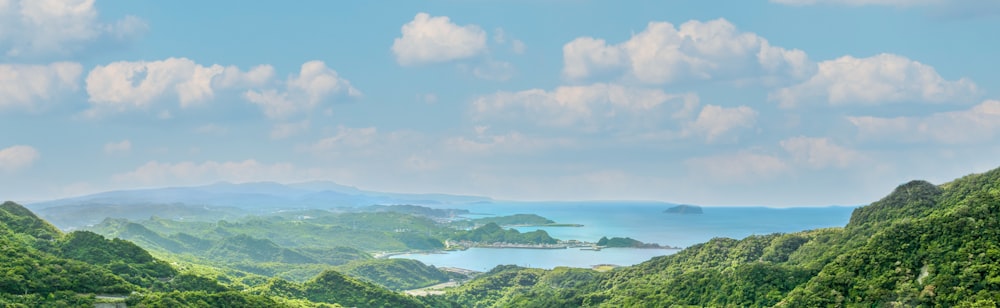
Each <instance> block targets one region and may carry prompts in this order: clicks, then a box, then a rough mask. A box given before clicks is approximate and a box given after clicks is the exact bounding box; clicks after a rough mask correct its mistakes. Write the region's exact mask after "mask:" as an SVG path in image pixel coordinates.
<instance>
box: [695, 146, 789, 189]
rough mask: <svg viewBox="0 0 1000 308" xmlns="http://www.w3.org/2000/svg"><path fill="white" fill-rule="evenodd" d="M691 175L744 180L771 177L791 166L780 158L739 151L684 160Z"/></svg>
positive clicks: (724, 180)
mask: <svg viewBox="0 0 1000 308" xmlns="http://www.w3.org/2000/svg"><path fill="white" fill-rule="evenodd" d="M684 164H685V165H686V166H687V167H688V170H689V172H690V174H691V175H692V176H695V177H703V178H707V179H709V180H712V181H719V182H745V181H758V180H764V179H771V178H774V177H775V176H778V175H780V174H782V173H786V172H789V171H790V170H791V168H790V167H789V166H788V164H786V163H785V162H784V161H782V160H781V159H780V158H778V157H776V156H773V155H767V154H758V153H753V152H749V151H741V152H737V153H735V154H720V155H713V156H707V157H697V158H692V159H688V160H686V161H685V162H684Z"/></svg>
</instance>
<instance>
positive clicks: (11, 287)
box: [0, 202, 423, 307]
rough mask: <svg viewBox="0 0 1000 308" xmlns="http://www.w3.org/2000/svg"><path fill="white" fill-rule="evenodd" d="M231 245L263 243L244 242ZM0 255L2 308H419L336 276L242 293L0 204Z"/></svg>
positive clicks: (129, 247)
mask: <svg viewBox="0 0 1000 308" xmlns="http://www.w3.org/2000/svg"><path fill="white" fill-rule="evenodd" d="M230 245H231V246H237V247H239V246H245V245H260V243H259V240H253V239H248V238H246V239H243V241H230ZM213 248H215V247H214V246H213ZM237 250H238V249H237ZM0 251H2V253H0V273H2V275H0V306H3V307H93V306H94V304H95V303H96V302H97V301H98V299H97V298H96V295H97V294H102V295H113V296H118V297H120V298H119V299H118V300H120V301H122V302H125V303H126V304H128V305H129V306H130V307H134V306H138V307H334V306H339V305H347V306H365V307H421V306H423V304H421V303H419V302H417V301H415V300H414V299H413V298H411V297H408V296H404V295H401V294H397V293H395V292H392V291H389V290H386V289H384V288H382V287H379V286H377V285H374V284H371V283H368V282H364V281H359V280H356V279H353V278H350V277H345V276H343V275H342V274H340V273H337V272H334V271H326V272H323V273H322V274H320V275H318V276H316V277H315V278H313V279H311V280H309V281H308V282H306V283H304V284H301V285H300V284H297V283H294V282H287V281H284V280H281V279H272V280H271V281H270V282H268V283H266V284H263V283H262V284H261V285H260V286H257V287H253V288H248V289H246V288H245V287H246V286H245V285H231V284H228V283H226V282H225V281H231V279H230V277H225V276H216V277H211V278H209V277H205V276H201V275H200V274H198V273H188V272H181V271H178V270H177V269H176V268H174V267H173V266H171V265H170V264H168V263H166V262H164V261H161V260H158V259H156V258H154V257H153V256H152V255H151V254H150V253H149V252H147V251H146V250H144V249H142V248H140V247H139V246H136V245H135V244H133V243H131V242H129V241H125V240H121V239H112V240H108V239H106V238H104V237H103V236H101V235H98V234H96V233H93V232H90V231H75V232H72V233H68V234H64V233H62V232H60V231H59V230H58V229H56V228H55V227H53V226H52V225H51V224H49V223H48V222H46V221H44V220H42V219H40V218H38V217H37V216H35V215H34V214H33V213H32V212H31V211H29V210H27V209H26V208H24V207H22V206H20V205H18V204H16V203H13V202H6V203H3V204H0ZM274 252H275V251H263V252H260V254H261V257H277V258H291V259H293V260H297V259H296V258H303V257H301V256H297V255H294V254H291V253H289V252H286V251H283V250H280V249H279V250H276V252H277V253H279V254H278V255H276V256H275V255H271V254H272V253H274ZM282 285H283V286H294V288H295V289H296V290H301V291H302V292H301V293H294V294H285V293H282V292H280V290H279V289H278V288H275V287H274V286H282ZM102 300H103V301H107V299H102Z"/></svg>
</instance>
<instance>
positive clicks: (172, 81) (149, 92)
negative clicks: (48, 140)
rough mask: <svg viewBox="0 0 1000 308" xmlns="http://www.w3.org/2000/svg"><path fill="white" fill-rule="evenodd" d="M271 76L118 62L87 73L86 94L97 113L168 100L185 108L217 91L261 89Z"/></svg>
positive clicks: (269, 72) (258, 70)
mask: <svg viewBox="0 0 1000 308" xmlns="http://www.w3.org/2000/svg"><path fill="white" fill-rule="evenodd" d="M273 74H274V69H273V68H272V67H270V66H266V65H263V66H258V67H255V68H253V69H251V70H250V71H247V72H244V71H241V70H240V69H239V68H237V67H234V66H230V67H223V66H221V65H218V64H213V65H210V66H204V65H200V64H197V63H195V62H194V61H192V60H190V59H187V58H168V59H165V60H160V61H136V62H130V61H119V62H113V63H110V64H108V65H104V66H97V67H95V68H94V69H92V70H91V71H90V73H89V74H88V75H87V94H89V95H90V99H89V101H90V103H91V104H92V105H93V106H94V108H95V109H100V110H114V111H124V110H128V109H136V108H140V109H141V108H147V107H149V106H150V105H151V104H152V103H154V102H156V101H159V100H163V99H165V98H168V97H170V98H176V99H177V100H178V101H179V102H180V106H181V107H189V106H192V105H194V104H197V103H201V102H205V101H207V100H209V99H212V98H213V97H214V96H215V91H217V90H219V89H225V88H231V87H247V86H259V85H262V84H264V83H266V82H268V81H269V80H270V79H271V78H272V76H273Z"/></svg>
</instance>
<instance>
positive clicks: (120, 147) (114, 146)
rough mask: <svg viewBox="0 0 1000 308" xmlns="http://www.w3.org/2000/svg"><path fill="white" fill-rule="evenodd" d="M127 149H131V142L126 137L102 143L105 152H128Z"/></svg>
mask: <svg viewBox="0 0 1000 308" xmlns="http://www.w3.org/2000/svg"><path fill="white" fill-rule="evenodd" d="M129 151H132V142H131V141H129V140H128V139H126V140H122V141H120V142H108V143H106V144H104V153H105V154H109V155H110V154H118V153H128V152H129Z"/></svg>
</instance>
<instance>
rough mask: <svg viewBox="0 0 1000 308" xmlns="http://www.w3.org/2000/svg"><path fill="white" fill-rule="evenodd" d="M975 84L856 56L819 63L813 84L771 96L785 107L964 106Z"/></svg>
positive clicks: (904, 61)
mask: <svg viewBox="0 0 1000 308" xmlns="http://www.w3.org/2000/svg"><path fill="white" fill-rule="evenodd" d="M978 92H979V91H978V89H977V87H976V84H974V83H973V82H972V81H970V80H968V79H965V78H962V79H959V80H955V81H948V80H945V79H944V78H943V77H941V75H938V73H937V71H936V70H934V68H933V67H930V66H928V65H926V64H923V63H920V62H917V61H913V60H910V59H908V58H906V57H902V56H898V55H893V54H880V55H877V56H873V57H868V58H855V57H851V56H844V57H840V58H838V59H835V60H829V61H823V62H820V63H819V71H818V72H817V73H816V75H814V76H813V77H812V78H810V79H809V80H807V81H805V82H803V83H801V84H798V85H794V86H791V87H787V88H782V89H778V90H777V91H775V92H772V93H771V94H770V95H769V99H770V100H772V101H777V102H778V103H779V104H780V105H781V106H782V107H794V106H796V105H798V104H800V103H804V102H811V101H823V102H828V103H830V104H832V105H847V104H868V105H874V104H883V103H896V102H926V103H962V102H968V101H970V100H972V99H974V98H975V97H976V96H977V93H978Z"/></svg>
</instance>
